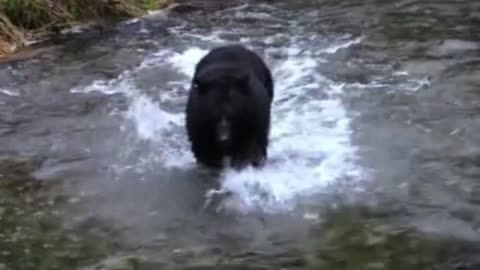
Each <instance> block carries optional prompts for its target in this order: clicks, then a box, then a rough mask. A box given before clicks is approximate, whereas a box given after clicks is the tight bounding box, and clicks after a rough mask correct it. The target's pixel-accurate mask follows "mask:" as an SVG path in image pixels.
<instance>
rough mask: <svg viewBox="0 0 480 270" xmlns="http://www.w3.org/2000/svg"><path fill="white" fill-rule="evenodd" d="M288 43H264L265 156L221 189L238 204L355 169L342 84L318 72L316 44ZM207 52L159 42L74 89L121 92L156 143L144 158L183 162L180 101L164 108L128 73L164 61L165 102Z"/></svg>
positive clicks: (281, 206)
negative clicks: (271, 88) (133, 61)
mask: <svg viewBox="0 0 480 270" xmlns="http://www.w3.org/2000/svg"><path fill="white" fill-rule="evenodd" d="M358 42H360V40H358V39H354V40H349V41H342V42H340V43H335V44H332V45H331V46H330V47H327V48H324V49H322V50H321V51H322V53H324V54H325V53H326V54H331V53H336V52H337V51H338V50H340V49H344V48H348V47H349V46H351V45H353V44H357V43H358ZM293 44H294V45H287V46H286V47H283V48H277V51H276V52H274V51H273V50H267V55H266V60H267V62H270V63H272V61H274V60H273V59H274V58H273V57H272V56H271V55H273V54H277V55H278V53H280V54H281V55H283V57H282V59H280V60H278V59H276V60H275V61H276V63H275V65H273V64H270V66H271V67H272V72H273V74H274V77H275V81H276V83H275V85H276V90H275V91H276V92H275V100H274V104H273V109H272V130H271V136H270V137H271V143H270V147H269V162H268V163H267V165H266V166H265V167H264V168H262V169H258V170H257V169H252V168H247V169H245V170H243V171H241V172H237V171H232V170H227V171H226V172H225V174H224V175H223V184H222V185H223V189H225V190H230V191H233V193H234V194H236V195H237V197H238V198H239V202H240V205H241V206H243V208H242V210H246V211H248V210H249V209H252V208H257V207H260V208H261V209H263V210H267V211H276V210H285V209H289V208H291V207H293V206H294V201H295V199H296V198H297V197H299V196H305V195H309V194H312V193H314V192H319V191H322V190H323V189H324V188H325V187H328V186H329V185H332V184H335V183H336V182H337V181H339V180H340V179H342V178H344V177H346V176H351V175H358V174H360V173H361V170H360V169H359V168H357V167H356V165H355V163H354V162H353V161H352V159H353V158H355V150H356V149H355V147H354V146H353V145H352V144H351V142H350V133H351V130H350V127H349V125H350V119H349V118H348V116H347V113H346V111H345V109H344V107H343V105H342V102H341V99H340V98H339V96H338V94H341V93H342V89H343V87H344V85H341V84H336V83H334V82H332V81H329V80H328V79H326V78H324V77H323V76H321V75H320V74H319V72H318V70H317V69H318V66H319V65H320V64H322V63H323V62H324V61H323V59H321V58H319V57H318V56H315V53H316V52H317V51H318V50H317V48H315V50H314V49H313V47H308V46H307V47H306V48H304V46H302V48H300V47H298V46H297V45H295V43H293ZM207 52H208V51H207V50H206V49H202V48H199V47H196V46H191V47H189V48H187V49H185V50H183V51H180V52H179V51H178V50H177V51H173V50H170V49H162V50H160V51H159V52H157V53H155V54H153V55H151V57H148V58H147V59H146V60H145V61H144V62H143V63H142V64H141V65H140V66H139V67H138V68H136V69H134V70H131V71H126V72H124V73H123V74H121V75H120V76H119V77H118V78H116V79H113V80H110V81H95V82H93V83H92V84H91V85H89V86H87V87H81V88H76V89H72V92H76V93H78V92H91V91H100V92H103V93H105V94H115V93H121V94H123V95H125V96H126V97H127V98H128V100H129V108H128V110H127V111H126V112H125V113H124V114H123V116H124V117H125V118H126V119H128V120H130V122H131V123H132V124H133V126H134V127H135V132H136V134H137V136H138V138H139V140H143V141H150V142H153V143H158V144H160V145H159V147H156V148H158V149H159V152H160V151H161V153H156V154H155V155H154V156H151V157H150V163H152V164H153V163H155V166H158V162H159V160H161V162H162V164H163V166H167V167H168V166H177V167H184V166H187V165H188V164H189V163H192V162H193V161H194V160H193V156H192V155H191V153H190V150H189V145H188V143H187V141H186V137H185V130H184V123H183V119H184V115H183V109H182V110H178V111H179V112H178V111H177V112H174V111H172V110H168V109H166V108H167V107H168V106H167V107H166V106H163V105H165V104H161V103H162V102H158V101H154V98H153V97H152V96H149V95H147V94H145V93H143V92H142V89H139V87H137V86H136V84H135V80H134V77H135V74H139V73H141V72H144V71H145V70H149V69H155V68H158V67H166V66H167V67H169V68H171V69H173V70H174V71H176V72H177V73H178V74H179V77H178V78H177V77H175V78H173V79H171V80H169V81H167V82H165V83H164V85H162V86H161V88H162V89H161V91H159V99H160V100H161V101H162V100H163V102H165V103H166V104H167V105H168V103H169V102H170V103H171V102H173V100H175V98H172V96H175V97H178V98H180V99H182V100H183V101H186V96H187V90H188V85H189V83H190V79H191V76H192V75H193V72H194V67H195V64H196V63H197V62H198V60H200V58H201V57H202V56H204V55H205V54H206V53H207ZM181 104H183V105H184V102H181ZM179 133H181V134H179ZM131 147H132V146H131ZM133 147H134V146H133ZM158 155H162V157H161V158H159V157H158ZM148 157H149V156H148V155H146V157H145V156H144V157H142V158H139V164H137V165H136V166H144V165H145V163H148ZM147 165H148V164H147ZM137 169H138V168H137Z"/></svg>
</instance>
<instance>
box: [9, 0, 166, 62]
mask: <svg viewBox="0 0 480 270" xmlns="http://www.w3.org/2000/svg"><path fill="white" fill-rule="evenodd" d="M169 2H170V1H168V0H64V1H56V0H0V56H1V55H4V54H6V53H9V52H12V51H14V50H15V48H17V47H21V46H23V45H25V41H26V40H27V39H28V38H27V37H28V36H30V35H32V34H35V33H58V31H60V30H61V29H65V28H69V27H72V26H74V25H77V24H81V23H86V22H90V21H96V20H102V21H117V20H121V19H125V18H132V17H138V16H141V15H143V14H145V12H146V11H147V10H152V9H158V8H162V7H163V6H165V5H167V4H168V3H169Z"/></svg>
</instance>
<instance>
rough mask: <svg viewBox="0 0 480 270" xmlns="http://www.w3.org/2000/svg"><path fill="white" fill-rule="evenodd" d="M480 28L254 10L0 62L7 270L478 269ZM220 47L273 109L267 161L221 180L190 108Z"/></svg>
mask: <svg viewBox="0 0 480 270" xmlns="http://www.w3.org/2000/svg"><path fill="white" fill-rule="evenodd" d="M479 26H480V5H479V4H478V3H476V2H474V1H353V0H342V1H327V0H324V1H275V2H263V1H258V2H257V1H255V2H251V3H240V4H239V5H232V6H231V7H227V8H222V9H220V8H219V9H218V10H210V9H207V10H205V11H202V10H200V11H196V12H188V13H179V14H177V13H173V14H169V13H164V12H158V13H154V14H152V15H151V16H148V17H146V18H142V19H136V20H131V21H128V22H125V23H122V24H121V25H119V26H118V27H117V28H116V29H114V30H112V31H110V32H107V33H105V32H102V33H96V32H88V33H80V34H76V35H73V37H71V38H69V39H66V40H64V41H62V42H58V43H56V44H55V45H54V46H52V47H51V49H49V50H47V51H46V52H44V53H42V54H40V55H38V56H36V57H33V58H31V59H27V60H23V61H17V62H11V63H4V64H2V66H0V82H1V84H0V105H1V106H0V157H1V158H2V165H1V166H0V180H1V181H2V183H3V184H2V187H1V192H0V195H1V197H2V198H0V215H1V217H0V224H1V225H2V226H1V227H2V228H1V229H0V252H1V253H0V269H75V268H76V267H80V266H86V267H87V269H93V268H88V267H89V266H88V265H90V266H91V265H94V264H95V263H98V262H100V261H102V260H104V259H105V258H107V257H108V256H116V259H112V260H113V262H112V260H111V261H109V260H107V261H104V262H103V264H101V266H99V267H103V268H102V269H165V268H168V267H173V268H172V269H211V268H214V267H215V266H216V267H224V268H225V269H227V268H228V269H305V268H312V269H434V268H433V267H434V265H435V266H436V267H438V268H435V269H476V267H478V266H479V265H480V262H479V261H478V259H477V258H476V257H475V256H474V255H475V254H476V253H477V251H478V250H479V249H478V248H477V242H478V240H479V233H478V229H479V226H480V209H479V208H478V202H479V201H478V199H477V198H476V195H477V194H479V193H478V191H479V188H478V184H477V177H478V176H479V175H480V170H479V167H480V164H479V162H478V157H479V153H480V152H479V151H480V148H479V147H478V145H479V143H480V141H479V139H478V136H476V134H477V132H476V131H478V130H480V122H479V121H478V118H477V117H476V112H478V109H479V107H478V104H479V103H478V101H479V100H480V98H479V96H478V87H480V81H479V78H480V77H479V76H480V73H479V72H478V68H479V64H480V61H479V60H480V58H479V57H480V54H479V53H480V43H479V40H478V39H479V34H478V33H479V32H478V31H477V30H476V29H478V27H479ZM227 43H242V44H244V45H246V46H247V47H249V48H251V49H253V50H255V51H256V52H258V53H259V54H260V55H262V57H263V58H264V59H265V61H266V62H267V64H268V65H269V67H270V68H271V70H272V73H273V76H274V79H275V99H274V103H273V109H272V130H271V135H270V147H269V160H268V162H267V164H266V166H265V167H264V168H262V169H252V168H247V169H245V170H243V171H240V172H238V171H232V170H227V171H224V172H223V173H221V174H219V175H215V174H212V173H210V172H208V171H205V170H202V169H200V168H198V167H197V166H196V164H195V162H194V159H193V156H192V154H191V152H190V150H189V144H188V141H187V138H186V134H185V129H184V106H185V103H186V98H187V93H188V86H189V84H190V79H191V76H192V74H193V69H194V66H195V64H196V62H197V61H198V60H199V59H200V58H201V57H202V56H203V55H205V54H206V53H207V52H208V50H210V49H211V48H213V47H215V46H218V45H222V44H227ZM215 190H228V191H230V192H231V193H232V196H231V197H228V198H224V199H223V200H222V199H220V200H216V201H215V202H213V203H212V204H210V205H209V206H208V207H206V206H205V205H206V201H207V199H208V198H209V196H208V194H209V193H211V192H212V191H215ZM477 257H478V256H477ZM114 264H117V266H112V265H114ZM118 265H120V266H118ZM97 266H98V265H97ZM91 267H95V266H91ZM109 267H110V268H109ZM115 267H117V268H115ZM441 267H444V268H441ZM222 269H223V268H222Z"/></svg>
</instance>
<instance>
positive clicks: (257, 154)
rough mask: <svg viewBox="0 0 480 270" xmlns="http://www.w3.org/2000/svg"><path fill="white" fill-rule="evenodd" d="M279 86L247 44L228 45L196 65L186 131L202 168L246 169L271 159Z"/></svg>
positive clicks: (210, 53)
mask: <svg viewBox="0 0 480 270" xmlns="http://www.w3.org/2000/svg"><path fill="white" fill-rule="evenodd" d="M273 96H274V82H273V78H272V74H271V72H270V70H269V68H268V66H267V65H266V63H265V62H264V61H263V60H262V59H261V58H260V56H258V55H257V54H256V53H255V52H253V51H251V50H249V49H247V48H246V47H244V46H242V45H224V46H221V47H216V48H214V49H212V50H211V51H210V52H209V53H207V54H206V55H205V56H204V57H203V58H202V59H200V61H199V62H198V63H197V65H196V66H195V72H194V74H193V78H192V81H191V88H190V92H189V95H188V100H187V105H186V129H187V134H188V139H189V141H190V143H191V151H192V153H193V155H194V157H195V159H196V160H197V162H198V163H200V164H202V165H204V166H206V167H209V168H216V169H220V168H222V167H224V166H225V165H226V164H225V161H226V160H229V161H230V166H231V167H233V168H236V169H241V168H243V167H246V166H248V165H252V166H254V167H259V166H262V165H263V164H264V162H265V161H266V159H267V147H268V140H269V138H268V137H269V132H270V111H271V105H272V100H273Z"/></svg>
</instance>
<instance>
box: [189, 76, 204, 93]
mask: <svg viewBox="0 0 480 270" xmlns="http://www.w3.org/2000/svg"><path fill="white" fill-rule="evenodd" d="M191 87H192V90H193V91H198V92H199V93H200V94H204V93H205V92H206V89H207V88H206V87H204V86H203V85H202V82H201V81H200V80H199V79H198V78H194V79H193V81H192V86H191Z"/></svg>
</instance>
